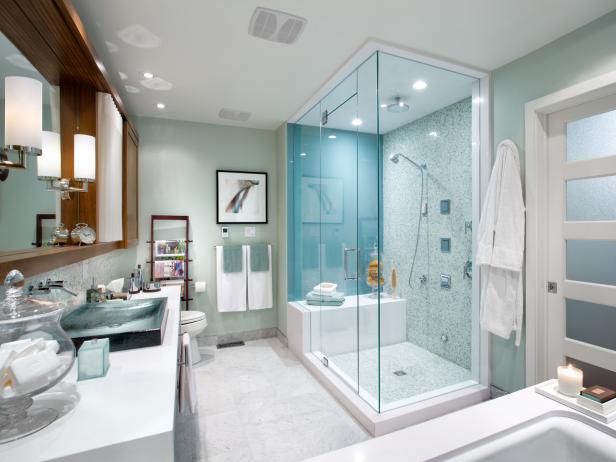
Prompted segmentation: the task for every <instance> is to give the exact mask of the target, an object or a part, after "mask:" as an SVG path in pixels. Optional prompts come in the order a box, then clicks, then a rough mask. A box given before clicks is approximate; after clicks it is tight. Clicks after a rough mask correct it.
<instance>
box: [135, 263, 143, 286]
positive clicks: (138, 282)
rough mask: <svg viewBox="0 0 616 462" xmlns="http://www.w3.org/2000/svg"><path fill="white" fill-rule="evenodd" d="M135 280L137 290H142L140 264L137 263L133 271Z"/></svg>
mask: <svg viewBox="0 0 616 462" xmlns="http://www.w3.org/2000/svg"><path fill="white" fill-rule="evenodd" d="M135 282H136V283H137V287H139V290H143V270H142V269H141V265H137V270H136V271H135Z"/></svg>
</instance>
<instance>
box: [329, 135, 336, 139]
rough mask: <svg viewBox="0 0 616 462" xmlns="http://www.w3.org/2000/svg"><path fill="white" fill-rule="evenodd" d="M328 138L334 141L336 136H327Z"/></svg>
mask: <svg viewBox="0 0 616 462" xmlns="http://www.w3.org/2000/svg"><path fill="white" fill-rule="evenodd" d="M328 138H329V139H330V140H335V139H336V135H329V136H328Z"/></svg>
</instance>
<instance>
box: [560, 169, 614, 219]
mask: <svg viewBox="0 0 616 462" xmlns="http://www.w3.org/2000/svg"><path fill="white" fill-rule="evenodd" d="M567 220H568V221H601V220H616V176H602V177H598V178H584V179H582V180H569V181H567Z"/></svg>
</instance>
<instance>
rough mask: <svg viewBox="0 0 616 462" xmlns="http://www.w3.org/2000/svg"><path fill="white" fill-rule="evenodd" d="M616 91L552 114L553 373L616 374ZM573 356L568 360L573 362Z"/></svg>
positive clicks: (549, 312)
mask: <svg viewBox="0 0 616 462" xmlns="http://www.w3.org/2000/svg"><path fill="white" fill-rule="evenodd" d="M614 108H616V96H612V97H608V98H604V99H602V100H598V101H594V102H591V103H587V104H584V105H581V106H577V107H574V108H571V109H567V110H563V111H561V112H557V113H555V114H552V115H550V118H549V130H548V132H549V159H548V162H549V169H548V171H549V172H550V173H549V175H550V177H549V183H548V184H549V204H550V207H549V210H550V211H549V217H548V226H549V236H550V239H551V241H550V244H549V258H548V275H549V280H550V281H551V282H555V283H557V287H556V292H555V293H550V295H549V297H548V310H547V315H548V323H547V324H548V325H549V326H550V329H551V330H550V332H549V335H548V337H549V338H548V372H549V373H550V374H551V375H552V376H553V375H554V374H555V372H556V367H557V366H558V365H560V364H563V363H564V362H565V358H569V359H570V360H574V361H581V362H584V363H588V364H593V365H594V366H598V367H600V368H603V369H606V370H609V371H613V372H616V341H615V340H614V338H616V337H615V336H614V332H616V199H615V198H616V112H615V111H614ZM569 359H568V360H569Z"/></svg>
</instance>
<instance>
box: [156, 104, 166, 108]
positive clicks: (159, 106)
mask: <svg viewBox="0 0 616 462" xmlns="http://www.w3.org/2000/svg"><path fill="white" fill-rule="evenodd" d="M156 107H157V108H158V109H165V103H156Z"/></svg>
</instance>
